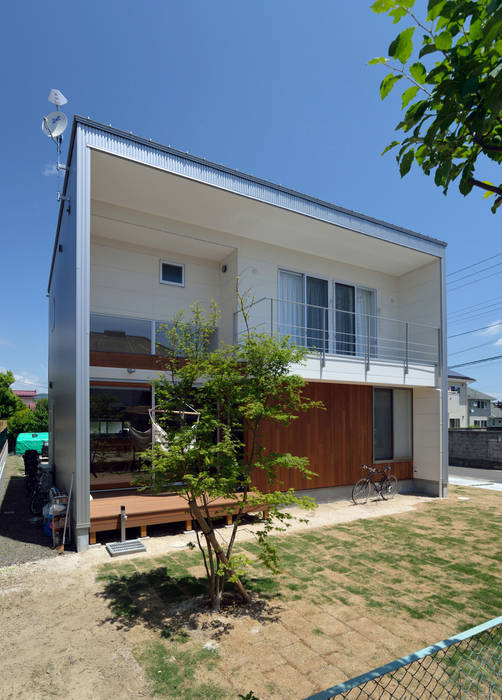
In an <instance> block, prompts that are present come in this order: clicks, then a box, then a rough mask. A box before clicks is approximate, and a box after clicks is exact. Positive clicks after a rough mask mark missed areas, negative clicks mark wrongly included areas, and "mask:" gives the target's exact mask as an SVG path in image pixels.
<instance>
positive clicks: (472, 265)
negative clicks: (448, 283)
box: [446, 253, 502, 277]
mask: <svg viewBox="0 0 502 700" xmlns="http://www.w3.org/2000/svg"><path fill="white" fill-rule="evenodd" d="M501 255H502V253H497V254H496V255H490V257H489V258H483V260H478V262H475V263H472V264H471V265H466V266H465V267H461V268H460V269H459V270H455V272H449V273H448V274H447V275H446V276H447V277H450V276H451V275H458V273H459V272H463V271H464V270H469V269H470V268H471V267H476V265H481V263H484V262H487V261H488V260H493V259H494V258H499V257H500V256H501Z"/></svg>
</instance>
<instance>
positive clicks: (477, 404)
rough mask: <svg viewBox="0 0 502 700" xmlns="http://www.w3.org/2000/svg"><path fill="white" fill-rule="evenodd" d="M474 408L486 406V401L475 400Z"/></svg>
mask: <svg viewBox="0 0 502 700" xmlns="http://www.w3.org/2000/svg"><path fill="white" fill-rule="evenodd" d="M472 405H473V408H486V401H473V402H472Z"/></svg>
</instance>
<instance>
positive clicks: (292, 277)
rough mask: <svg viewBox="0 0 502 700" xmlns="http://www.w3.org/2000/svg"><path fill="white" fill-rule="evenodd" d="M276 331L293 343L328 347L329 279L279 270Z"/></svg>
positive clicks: (321, 347) (313, 346)
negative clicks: (277, 328)
mask: <svg viewBox="0 0 502 700" xmlns="http://www.w3.org/2000/svg"><path fill="white" fill-rule="evenodd" d="M278 306H279V308H278V312H279V334H280V335H281V336H283V337H284V336H285V335H289V336H290V337H291V341H292V342H293V343H295V345H300V346H302V347H307V348H312V349H315V350H320V351H322V350H325V351H327V350H328V338H329V317H328V306H329V286H328V281H327V280H324V279H320V278H318V277H311V276H309V275H304V274H301V273H298V272H288V271H286V270H280V271H279V301H278Z"/></svg>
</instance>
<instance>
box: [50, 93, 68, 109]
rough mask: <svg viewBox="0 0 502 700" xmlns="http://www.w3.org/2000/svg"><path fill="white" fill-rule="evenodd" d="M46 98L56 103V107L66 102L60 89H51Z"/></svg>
mask: <svg viewBox="0 0 502 700" xmlns="http://www.w3.org/2000/svg"><path fill="white" fill-rule="evenodd" d="M47 99H48V100H49V102H52V104H54V105H57V106H58V107H62V106H63V105H65V104H66V103H67V102H68V100H67V99H66V97H65V96H64V95H63V93H62V92H61V91H60V90H51V91H50V92H49V97H48V98H47Z"/></svg>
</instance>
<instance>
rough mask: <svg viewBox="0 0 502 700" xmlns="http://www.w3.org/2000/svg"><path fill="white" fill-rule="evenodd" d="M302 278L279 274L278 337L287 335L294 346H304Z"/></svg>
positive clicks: (297, 275) (292, 273) (297, 274)
mask: <svg viewBox="0 0 502 700" xmlns="http://www.w3.org/2000/svg"><path fill="white" fill-rule="evenodd" d="M304 301H305V299H304V277H303V275H300V274H299V273H296V272H283V271H282V270H281V271H280V273H279V302H278V306H279V335H281V336H282V337H284V336H285V335H289V336H290V337H291V342H293V343H294V344H295V345H301V346H303V345H304V344H305V306H304Z"/></svg>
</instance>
